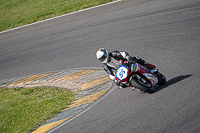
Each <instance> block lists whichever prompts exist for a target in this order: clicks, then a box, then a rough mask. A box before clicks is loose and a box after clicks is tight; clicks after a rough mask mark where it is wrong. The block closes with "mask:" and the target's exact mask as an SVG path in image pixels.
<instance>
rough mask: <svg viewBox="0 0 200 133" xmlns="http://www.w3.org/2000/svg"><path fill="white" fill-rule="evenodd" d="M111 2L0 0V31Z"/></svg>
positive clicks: (92, 0) (85, 0)
mask: <svg viewBox="0 0 200 133" xmlns="http://www.w3.org/2000/svg"><path fill="white" fill-rule="evenodd" d="M110 1H113V0H0V31H3V30H7V29H11V28H15V27H19V26H22V25H25V24H30V23H33V22H37V21H41V20H44V19H47V18H51V17H55V16H58V15H62V14H66V13H70V12H74V11H77V10H80V9H85V8H88V7H92V6H96V5H99V4H103V3H107V2H110Z"/></svg>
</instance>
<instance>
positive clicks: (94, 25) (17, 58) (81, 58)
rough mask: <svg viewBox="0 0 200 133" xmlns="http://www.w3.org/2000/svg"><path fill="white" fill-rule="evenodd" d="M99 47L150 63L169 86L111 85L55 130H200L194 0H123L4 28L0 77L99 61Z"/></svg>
mask: <svg viewBox="0 0 200 133" xmlns="http://www.w3.org/2000/svg"><path fill="white" fill-rule="evenodd" d="M100 47H105V48H107V49H108V51H112V50H123V51H127V52H128V53H129V54H130V55H139V56H140V57H142V58H143V59H145V60H146V61H147V62H150V63H153V64H155V65H156V66H157V68H158V69H159V70H160V71H161V72H162V73H163V74H164V75H165V76H166V78H167V83H166V85H164V86H162V87H159V88H158V91H157V92H156V93H154V94H146V93H145V94H144V93H140V92H139V91H137V90H136V91H132V90H131V88H126V89H118V88H115V89H114V91H112V92H111V93H110V94H109V95H107V96H106V97H105V98H104V99H103V100H101V101H100V102H98V103H97V104H96V105H95V106H93V107H92V108H90V109H89V110H87V111H86V112H84V113H83V114H81V115H80V116H78V117H76V118H75V119H73V120H72V121H70V122H68V123H66V124H65V125H63V126H61V127H59V128H57V129H55V130H54V131H53V132H55V133H65V132H73V133H75V132H77V133H80V132H84V133H86V132H87V133H94V132H95V133H98V132H99V133H101V132H105V133H109V132H114V133H122V132H126V133H132V132H135V133H138V132H140V133H146V132H148V133H161V132H162V133H163V132H170V133H182V132H184V133H198V132H200V124H199V123H200V106H199V105H200V97H199V96H200V87H199V86H200V82H199V81H200V80H199V79H200V69H199V66H200V59H199V57H200V52H199V50H200V1H199V0H167V1H166V0H134V1H133V0H122V1H120V2H117V3H114V4H111V5H107V6H103V7H99V8H95V9H91V10H87V11H84V12H80V13H76V14H73V15H68V16H65V17H62V18H58V19H54V20H51V21H47V22H43V23H39V24H36V25H32V26H28V27H24V28H20V29H17V30H13V31H9V32H5V33H1V34H0V80H2V79H6V78H12V77H17V76H22V75H29V74H35V73H41V72H47V71H54V70H62V69H70V68H79V67H101V66H102V65H101V64H100V63H99V62H98V61H97V60H96V57H95V53H96V51H97V50H98V48H100Z"/></svg>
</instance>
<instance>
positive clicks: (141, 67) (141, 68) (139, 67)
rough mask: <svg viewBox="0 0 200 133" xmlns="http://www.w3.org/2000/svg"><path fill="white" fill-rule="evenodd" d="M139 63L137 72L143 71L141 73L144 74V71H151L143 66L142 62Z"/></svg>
mask: <svg viewBox="0 0 200 133" xmlns="http://www.w3.org/2000/svg"><path fill="white" fill-rule="evenodd" d="M137 65H138V68H137V71H136V72H138V73H141V74H143V73H149V71H148V70H147V69H146V68H145V67H144V66H142V65H140V64H137Z"/></svg>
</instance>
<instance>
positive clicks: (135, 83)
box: [129, 75, 155, 93]
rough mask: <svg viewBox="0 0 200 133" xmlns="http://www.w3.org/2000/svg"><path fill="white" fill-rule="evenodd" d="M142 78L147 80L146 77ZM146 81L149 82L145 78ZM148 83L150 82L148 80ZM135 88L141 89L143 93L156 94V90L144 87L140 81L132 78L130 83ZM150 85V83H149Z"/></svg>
mask: <svg viewBox="0 0 200 133" xmlns="http://www.w3.org/2000/svg"><path fill="white" fill-rule="evenodd" d="M140 76H141V75H140ZM141 77H142V78H145V77H144V76H141ZM145 80H147V79H146V78H145ZM147 81H148V80H147ZM129 82H130V83H131V84H132V85H133V86H135V87H136V88H138V89H140V90H141V91H143V92H148V93H154V92H155V88H153V87H152V86H150V87H147V86H144V85H142V84H141V83H140V81H138V79H137V78H136V77H134V76H133V77H132V78H131V80H130V81H129ZM148 83H149V82H148Z"/></svg>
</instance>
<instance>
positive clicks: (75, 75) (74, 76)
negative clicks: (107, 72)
mask: <svg viewBox="0 0 200 133" xmlns="http://www.w3.org/2000/svg"><path fill="white" fill-rule="evenodd" d="M96 71H99V70H80V71H78V72H75V73H72V74H69V75H67V76H65V77H62V78H59V79H57V81H67V80H68V81H70V80H75V79H79V78H81V77H84V76H86V75H89V74H91V73H94V72H96Z"/></svg>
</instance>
